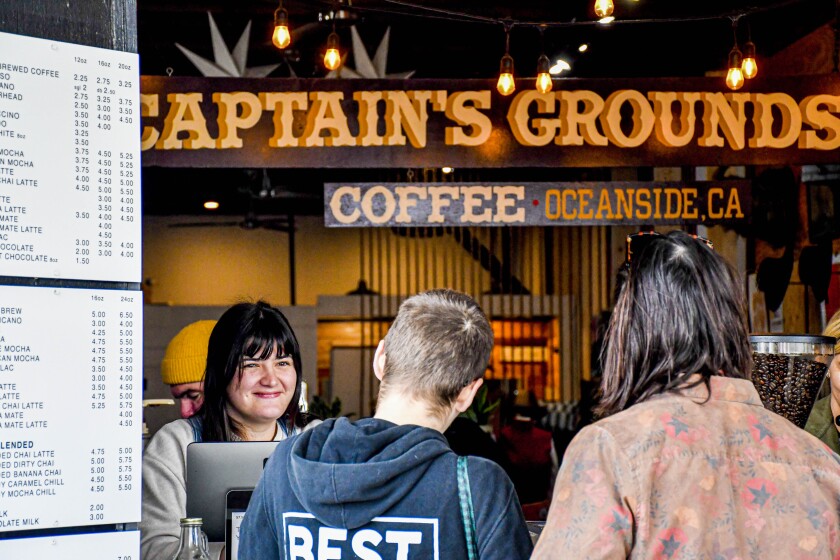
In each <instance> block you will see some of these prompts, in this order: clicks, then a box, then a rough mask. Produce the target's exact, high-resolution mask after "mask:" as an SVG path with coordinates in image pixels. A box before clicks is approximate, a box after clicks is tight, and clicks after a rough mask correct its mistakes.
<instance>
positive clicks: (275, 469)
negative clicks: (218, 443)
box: [239, 418, 531, 560]
mask: <svg viewBox="0 0 840 560" xmlns="http://www.w3.org/2000/svg"><path fill="white" fill-rule="evenodd" d="M456 461H457V456H456V455H455V454H454V453H453V452H452V451H451V450H450V449H449V446H448V445H447V443H446V439H444V437H443V435H441V434H440V433H439V432H436V431H434V430H431V429H428V428H421V427H419V426H413V425H404V426H397V425H394V424H392V423H390V422H386V421H384V420H378V419H375V418H367V419H364V420H359V421H357V422H350V421H348V420H347V419H346V418H340V419H338V420H328V421H326V422H324V423H323V424H321V425H320V426H317V427H316V428H313V429H311V430H309V431H307V432H305V433H303V434H301V435H300V436H297V437H295V438H291V439H289V440H287V441H284V442H281V443H280V444H278V446H277V450H276V451H275V452H274V454H273V455H272V457H271V459H270V460H269V461H268V464H267V465H266V467H265V471H264V473H263V476H262V479H261V480H260V483H259V484H258V485H257V488H256V490H255V491H254V494H253V497H252V498H251V502H250V505H249V506H248V511H247V512H246V514H245V520H244V521H243V525H242V530H241V541H240V548H239V558H240V559H241V560H268V559H279V558H301V559H303V558H313V559H314V558H331V559H333V558H336V559H337V558H341V559H349V558H361V559H362V560H373V559H382V560H391V559H396V558H402V559H406V560H416V559H441V560H457V559H459V558H467V548H466V539H465V536H464V525H463V520H462V519H463V518H462V517H461V511H460V505H459V500H458V485H457V474H456ZM468 469H469V477H470V488H471V493H472V505H473V510H474V515H475V524H476V541H477V544H478V552H479V557H480V558H481V559H482V560H486V559H492V558H498V559H499V560H502V559H504V560H516V559H518V558H523V559H525V558H528V557H529V556H530V553H531V540H530V537H529V535H528V529H527V527H526V525H525V521H524V519H523V517H522V511H521V508H520V506H519V502H518V501H517V498H516V493H515V492H514V489H513V485H512V484H511V482H510V480H509V479H508V478H507V476H506V475H505V473H504V471H502V469H501V468H500V467H499V466H498V465H496V464H494V463H492V462H491V461H487V460H485V459H481V458H478V457H470V458H469V459H468Z"/></svg>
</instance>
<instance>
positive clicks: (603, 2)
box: [595, 0, 614, 18]
mask: <svg viewBox="0 0 840 560" xmlns="http://www.w3.org/2000/svg"><path fill="white" fill-rule="evenodd" d="M613 7H614V6H613V2H612V0H595V15H596V16H598V17H599V18H605V17H607V16H611V15H612V13H613Z"/></svg>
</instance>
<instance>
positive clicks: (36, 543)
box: [0, 531, 140, 560]
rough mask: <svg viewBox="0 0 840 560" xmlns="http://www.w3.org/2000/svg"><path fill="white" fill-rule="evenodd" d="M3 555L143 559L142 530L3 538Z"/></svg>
mask: <svg viewBox="0 0 840 560" xmlns="http://www.w3.org/2000/svg"><path fill="white" fill-rule="evenodd" d="M0 558H29V559H32V560H35V559H46V558H50V559H58V558H62V559H65V560H69V559H71V558H78V559H80V560H140V532H139V531H123V532H117V533H94V534H91V535H69V536H61V537H41V538H36V539H21V540H16V541H0Z"/></svg>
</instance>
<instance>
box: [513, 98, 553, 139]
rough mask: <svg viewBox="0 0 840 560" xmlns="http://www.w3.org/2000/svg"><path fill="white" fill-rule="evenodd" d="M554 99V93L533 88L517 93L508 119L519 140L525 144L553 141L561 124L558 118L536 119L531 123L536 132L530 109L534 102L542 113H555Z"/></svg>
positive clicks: (514, 134)
mask: <svg viewBox="0 0 840 560" xmlns="http://www.w3.org/2000/svg"><path fill="white" fill-rule="evenodd" d="M554 101H555V97H554V94H553V93H540V92H538V91H536V90H533V89H526V90H525V91H523V92H520V93H518V94H516V96H515V97H514V98H513V101H512V102H511V104H510V109H508V113H507V121H508V124H509V125H510V130H511V132H513V136H514V138H516V141H517V142H519V143H520V144H522V145H523V146H546V145H548V144H550V143H551V141H552V140H553V139H554V135H555V133H556V131H557V128H558V126H559V121H558V119H534V120H533V121H532V122H531V123H530V124H531V125H533V127H534V129H535V130H536V132H532V131H531V127H530V126H529V121H530V116H529V115H528V109H529V107H530V106H531V104H532V103H534V104H536V106H537V111H539V112H540V113H553V112H554Z"/></svg>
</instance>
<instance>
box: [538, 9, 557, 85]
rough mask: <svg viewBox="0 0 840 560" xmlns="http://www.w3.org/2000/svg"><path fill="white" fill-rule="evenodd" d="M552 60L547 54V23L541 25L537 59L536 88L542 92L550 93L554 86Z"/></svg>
mask: <svg viewBox="0 0 840 560" xmlns="http://www.w3.org/2000/svg"><path fill="white" fill-rule="evenodd" d="M550 69H551V61H550V60H548V57H547V56H545V25H541V26H540V57H539V58H538V59H537V82H536V88H537V91H538V92H540V93H548V92H550V91H551V88H552V87H553V85H554V84H553V83H552V81H551V74H549V70H550Z"/></svg>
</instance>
